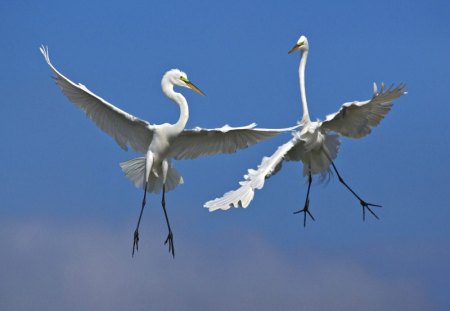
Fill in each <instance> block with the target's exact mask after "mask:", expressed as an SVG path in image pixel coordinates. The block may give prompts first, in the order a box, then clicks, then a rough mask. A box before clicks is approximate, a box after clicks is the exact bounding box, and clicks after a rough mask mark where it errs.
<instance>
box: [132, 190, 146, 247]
mask: <svg viewBox="0 0 450 311" xmlns="http://www.w3.org/2000/svg"><path fill="white" fill-rule="evenodd" d="M146 197H147V183H145V187H144V198H143V199H142V207H141V213H140V214H139V219H138V222H137V226H136V230H134V241H133V252H132V253H131V256H134V251H135V250H136V251H138V249H139V246H138V243H139V225H140V224H141V218H142V213H143V212H144V207H145V203H146Z"/></svg>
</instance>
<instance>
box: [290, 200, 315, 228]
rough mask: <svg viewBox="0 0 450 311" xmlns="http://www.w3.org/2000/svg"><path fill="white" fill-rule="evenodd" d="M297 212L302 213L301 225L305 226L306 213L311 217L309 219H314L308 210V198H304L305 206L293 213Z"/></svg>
mask: <svg viewBox="0 0 450 311" xmlns="http://www.w3.org/2000/svg"><path fill="white" fill-rule="evenodd" d="M299 213H303V227H306V215H307V214H308V215H309V217H311V219H312V220H313V221H316V220H315V219H314V217H313V215H311V213H310V211H309V199H307V200H306V203H305V207H304V208H303V209H301V210H299V211H296V212H294V214H299Z"/></svg>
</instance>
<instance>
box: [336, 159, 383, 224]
mask: <svg viewBox="0 0 450 311" xmlns="http://www.w3.org/2000/svg"><path fill="white" fill-rule="evenodd" d="M330 162H331V165H332V166H333V169H334V171H335V172H336V175H337V176H338V178H339V181H340V182H341V184H343V185H344V186H345V188H347V189H348V190H349V191H350V192H351V193H352V194H353V195H354V196H355V197H356V198H357V199H358V200H359V203H360V204H361V206H362V210H363V221H364V220H366V209H367V210H368V211H369V212H370V213H371V214H372V215H373V216H374V217H375V218H376V219H380V218H378V216H377V215H376V214H375V213H374V212H373V211H372V209H371V208H370V206H375V207H381V205H377V204H372V203H367V202H366V201H364V200H363V199H361V198H360V196H359V195H357V194H356V193H355V191H353V189H352V188H350V187H349V185H347V184H346V183H345V181H344V179H342V177H341V175H340V174H339V172H338V170H337V168H336V165H334V163H333V161H331V159H330Z"/></svg>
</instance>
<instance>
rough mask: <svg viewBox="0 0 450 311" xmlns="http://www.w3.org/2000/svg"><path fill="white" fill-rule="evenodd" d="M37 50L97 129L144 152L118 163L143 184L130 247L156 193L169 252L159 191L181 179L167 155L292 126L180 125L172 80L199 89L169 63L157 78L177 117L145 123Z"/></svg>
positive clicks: (237, 145)
mask: <svg viewBox="0 0 450 311" xmlns="http://www.w3.org/2000/svg"><path fill="white" fill-rule="evenodd" d="M40 51H41V53H42V54H43V55H44V58H45V60H46V62H47V64H48V65H49V66H50V68H51V69H52V71H53V72H54V74H55V75H56V77H55V80H56V84H57V85H58V86H59V87H60V88H61V90H62V92H63V93H64V94H65V95H66V96H67V97H68V99H69V100H70V101H71V102H73V103H74V104H75V105H76V106H77V107H78V108H80V109H81V110H82V111H84V112H85V113H86V115H87V116H88V117H89V118H90V119H91V120H92V121H93V122H94V123H95V124H96V125H97V126H98V127H99V128H100V129H102V130H103V131H105V132H106V133H107V134H109V135H110V136H112V137H113V138H114V139H115V141H116V142H117V143H118V144H119V146H120V147H122V148H123V149H124V150H127V149H128V146H130V147H131V148H133V149H134V150H136V151H137V152H140V153H143V154H145V156H144V157H139V158H135V159H132V160H129V161H126V162H122V163H120V166H121V168H122V170H123V171H124V173H125V175H126V176H127V177H128V178H129V179H130V180H131V181H132V182H133V183H134V184H135V186H136V187H139V188H141V187H142V188H143V189H144V197H143V200H142V206H141V210H140V214H139V219H138V222H137V226H136V230H135V232H134V240H133V252H132V254H133V255H134V251H135V250H138V242H139V225H140V222H141V217H142V213H143V210H144V206H145V204H146V194H147V192H153V193H156V194H157V193H160V192H161V190H162V201H161V205H162V208H163V211H164V216H165V219H166V223H167V228H168V231H169V233H168V236H167V238H166V240H165V243H164V244H167V243H169V252H170V253H172V256H175V250H174V244H173V233H172V229H171V227H170V223H169V218H168V216H167V211H166V206H165V204H166V202H165V192H166V191H170V190H172V189H174V188H175V187H176V186H177V185H179V184H182V183H183V178H182V177H181V175H180V174H179V173H178V172H177V171H176V170H175V168H174V167H173V166H172V164H171V159H176V160H184V159H195V158H197V157H199V156H203V155H213V154H219V153H233V152H236V151H237V150H239V149H242V148H246V147H248V146H250V145H252V144H255V143H257V142H260V141H262V140H265V139H268V138H270V137H273V136H275V135H278V134H280V133H282V132H285V131H290V130H292V129H294V128H297V126H295V127H292V128H285V129H263V128H256V124H255V123H253V124H250V125H247V126H243V127H230V126H228V125H225V126H223V127H221V128H217V129H202V128H199V127H197V128H194V129H192V130H186V129H185V126H186V123H187V121H188V118H189V108H188V104H187V101H186V99H185V98H184V96H183V95H182V94H180V93H177V92H175V91H174V90H173V88H174V86H180V87H185V88H189V89H191V90H193V91H195V92H197V93H199V94H201V95H205V94H204V93H203V92H202V91H200V89H198V88H197V87H196V86H195V85H194V84H193V83H192V82H190V81H189V80H188V78H187V75H186V74H185V73H184V72H182V71H180V70H178V69H172V70H169V71H168V72H166V73H165V75H164V76H163V78H162V80H161V87H162V90H163V93H164V94H165V95H166V96H167V97H168V98H169V99H170V100H172V101H174V102H175V103H176V104H177V105H178V106H179V107H180V117H179V119H178V121H177V122H176V123H175V124H169V123H164V124H157V125H156V124H150V123H148V122H147V121H144V120H141V119H139V118H137V117H135V116H133V115H131V114H129V113H127V112H125V111H123V110H121V109H119V108H117V107H115V106H114V105H112V104H110V103H108V102H107V101H106V100H104V99H102V98H100V97H99V96H97V95H95V94H94V93H93V92H91V91H90V90H88V89H87V88H86V87H85V86H84V85H82V84H76V83H74V82H72V81H71V80H69V79H68V78H66V77H65V76H64V75H62V74H61V73H60V72H59V71H58V70H56V68H55V67H54V66H53V65H52V64H51V62H50V58H49V53H48V48H46V47H44V46H42V47H41V48H40Z"/></svg>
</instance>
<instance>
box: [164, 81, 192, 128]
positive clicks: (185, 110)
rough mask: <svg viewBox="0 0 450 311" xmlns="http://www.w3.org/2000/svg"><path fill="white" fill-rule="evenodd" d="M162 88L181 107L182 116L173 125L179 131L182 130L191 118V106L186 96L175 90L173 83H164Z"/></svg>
mask: <svg viewBox="0 0 450 311" xmlns="http://www.w3.org/2000/svg"><path fill="white" fill-rule="evenodd" d="M162 89H163V92H164V94H165V95H166V96H167V97H168V98H169V99H171V100H173V101H174V102H175V103H177V104H178V106H179V107H180V118H179V119H178V121H177V122H176V123H175V124H173V127H174V128H175V129H176V130H177V131H178V132H182V131H183V130H184V128H185V127H186V123H187V121H188V119H189V107H188V104H187V101H186V98H184V96H183V95H182V94H180V93H177V92H175V91H174V90H173V85H172V84H171V83H163V85H162Z"/></svg>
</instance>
